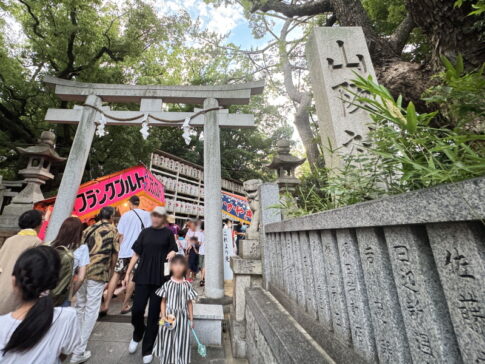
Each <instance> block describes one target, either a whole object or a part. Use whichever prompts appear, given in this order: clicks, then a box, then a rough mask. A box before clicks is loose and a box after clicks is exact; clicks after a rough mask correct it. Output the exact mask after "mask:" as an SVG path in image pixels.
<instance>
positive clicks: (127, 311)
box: [120, 306, 133, 315]
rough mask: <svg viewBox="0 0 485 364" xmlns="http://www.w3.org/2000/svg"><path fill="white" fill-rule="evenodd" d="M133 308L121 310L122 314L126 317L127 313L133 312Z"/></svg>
mask: <svg viewBox="0 0 485 364" xmlns="http://www.w3.org/2000/svg"><path fill="white" fill-rule="evenodd" d="M132 307H133V306H130V307H128V308H127V309H126V310H121V312H120V314H122V315H126V314H127V313H129V312H131V309H132Z"/></svg>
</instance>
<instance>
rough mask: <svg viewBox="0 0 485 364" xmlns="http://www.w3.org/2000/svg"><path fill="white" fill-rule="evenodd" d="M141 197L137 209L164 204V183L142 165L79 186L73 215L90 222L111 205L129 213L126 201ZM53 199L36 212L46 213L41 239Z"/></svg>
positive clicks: (42, 202)
mask: <svg viewBox="0 0 485 364" xmlns="http://www.w3.org/2000/svg"><path fill="white" fill-rule="evenodd" d="M133 195H137V196H139V197H140V208H141V209H143V210H147V211H151V210H152V209H153V208H154V207H155V206H157V205H161V206H164V205H165V193H164V186H163V184H162V183H161V182H160V181H159V180H158V179H157V178H156V177H155V176H154V175H153V174H152V173H151V172H150V171H149V170H148V169H147V168H146V167H145V166H143V165H139V166H135V167H131V168H127V169H124V170H122V171H120V172H116V173H112V174H110V175H107V176H104V177H100V178H97V179H95V180H92V181H89V182H86V183H84V184H82V185H81V186H80V187H79V190H78V193H77V197H76V201H75V203H74V209H73V211H72V215H73V216H77V217H79V218H80V219H81V221H83V222H85V223H88V224H90V223H92V222H93V221H94V217H95V216H96V214H97V213H98V212H99V210H100V209H101V208H102V207H104V206H113V207H114V208H116V209H117V210H118V212H119V214H120V215H122V214H123V213H125V212H126V211H128V209H129V205H128V199H129V198H130V197H131V196H133ZM55 201H56V197H52V198H49V199H46V200H43V201H40V202H38V203H37V204H36V205H35V208H36V209H39V210H43V211H44V212H45V221H44V224H43V226H42V230H41V231H40V233H39V237H40V238H41V239H43V238H44V235H45V231H46V229H47V225H48V224H49V218H50V215H51V212H52V209H53V208H54V203H55Z"/></svg>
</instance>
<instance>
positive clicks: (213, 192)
mask: <svg viewBox="0 0 485 364" xmlns="http://www.w3.org/2000/svg"><path fill="white" fill-rule="evenodd" d="M217 106H219V103H218V102H217V100H216V99H212V98H209V99H206V100H204V109H210V108H214V107H217ZM221 190H222V185H221V145H220V138H219V123H218V120H217V113H216V112H215V111H211V112H208V113H207V115H206V121H205V123H204V192H205V196H204V225H205V229H204V231H205V241H206V252H205V254H206V255H205V267H206V268H205V269H206V286H205V294H206V296H207V297H208V298H214V299H219V298H222V297H224V253H223V242H222V232H221V229H222V212H221Z"/></svg>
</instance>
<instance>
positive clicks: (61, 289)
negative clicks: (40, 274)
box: [50, 217, 89, 307]
mask: <svg viewBox="0 0 485 364" xmlns="http://www.w3.org/2000/svg"><path fill="white" fill-rule="evenodd" d="M82 233H83V224H82V222H81V220H79V219H78V218H77V217H68V218H67V219H66V220H64V222H63V223H62V225H61V228H60V229H59V233H58V234H57V237H56V238H55V239H54V240H53V241H52V242H51V243H50V245H51V246H52V247H53V248H54V249H55V250H56V251H57V253H58V254H59V257H60V261H61V266H60V270H59V280H58V282H57V286H56V287H55V288H54V289H53V290H51V292H50V294H51V296H52V299H53V301H54V305H55V306H64V307H69V306H71V296H72V295H73V294H74V293H76V292H77V290H78V289H79V287H80V286H81V284H82V282H83V281H84V278H85V276H86V267H87V265H88V264H89V249H88V247H87V245H85V244H82V245H81V238H82ZM76 270H77V275H76V276H75V278H76V279H75V280H73V276H74V274H75V273H76Z"/></svg>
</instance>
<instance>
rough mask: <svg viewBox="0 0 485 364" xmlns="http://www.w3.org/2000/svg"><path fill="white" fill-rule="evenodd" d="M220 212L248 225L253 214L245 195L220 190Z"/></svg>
mask: <svg viewBox="0 0 485 364" xmlns="http://www.w3.org/2000/svg"><path fill="white" fill-rule="evenodd" d="M222 212H223V213H224V214H225V215H227V216H229V217H230V218H231V219H232V220H236V221H239V222H242V223H244V224H248V225H249V224H251V218H252V216H253V214H252V212H251V209H250V208H249V204H248V200H247V198H245V197H242V196H239V195H235V194H232V193H229V192H222Z"/></svg>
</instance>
